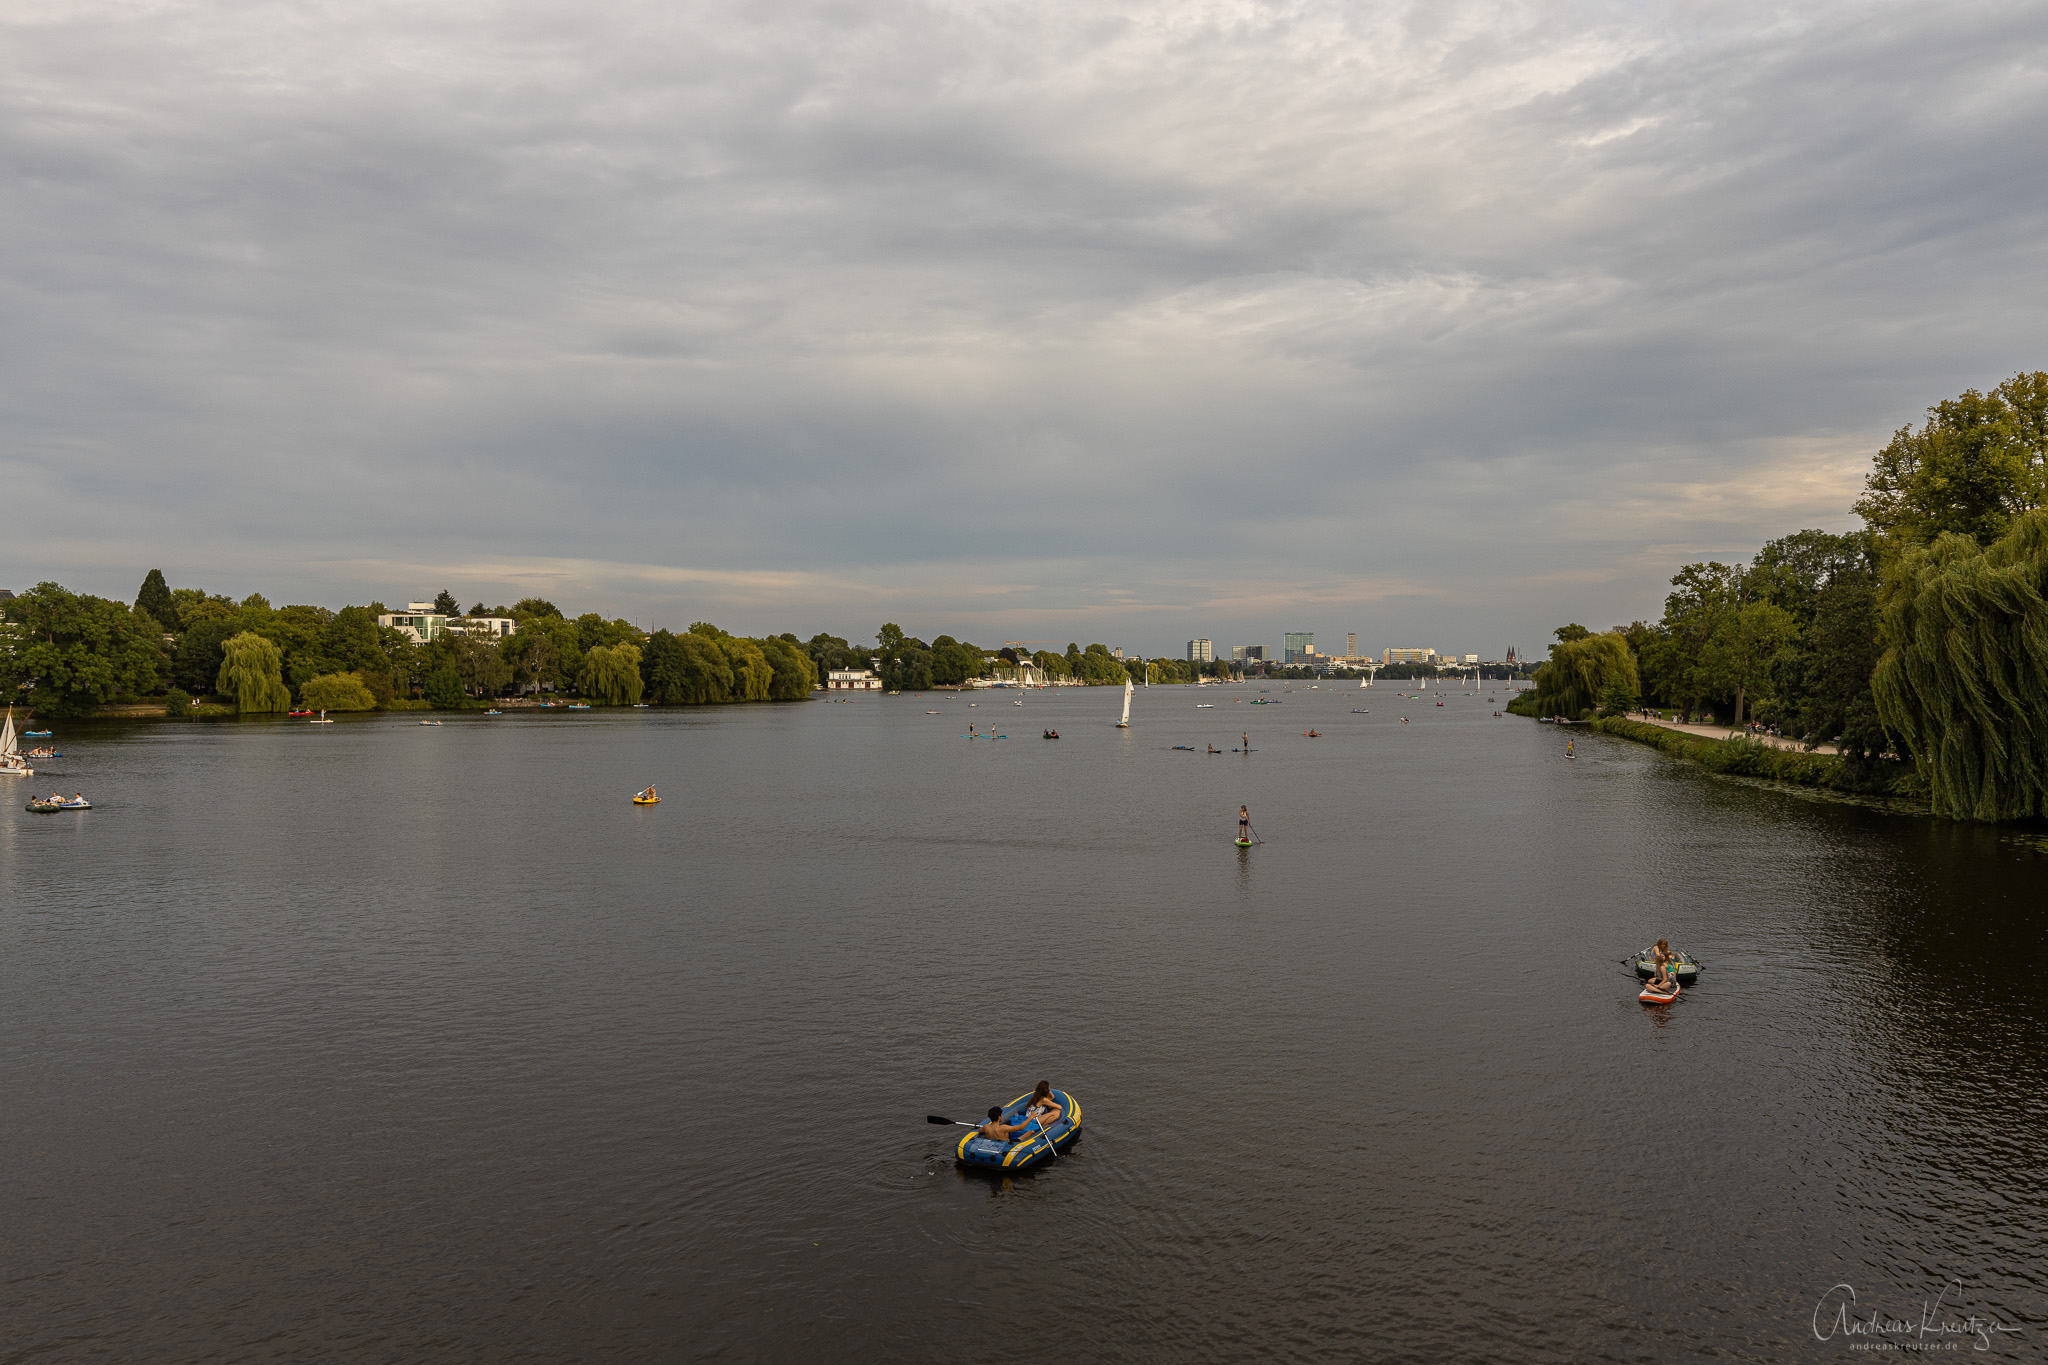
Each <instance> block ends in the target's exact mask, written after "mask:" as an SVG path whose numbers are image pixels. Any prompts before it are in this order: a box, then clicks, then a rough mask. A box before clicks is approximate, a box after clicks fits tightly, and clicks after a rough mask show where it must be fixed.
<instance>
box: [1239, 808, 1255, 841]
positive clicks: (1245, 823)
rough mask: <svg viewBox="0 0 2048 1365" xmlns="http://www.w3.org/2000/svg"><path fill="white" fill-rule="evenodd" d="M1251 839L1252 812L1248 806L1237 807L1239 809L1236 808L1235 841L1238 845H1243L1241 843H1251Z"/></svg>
mask: <svg viewBox="0 0 2048 1365" xmlns="http://www.w3.org/2000/svg"><path fill="white" fill-rule="evenodd" d="M1251 837H1252V811H1251V807H1249V806H1239V807H1238V808H1237V841H1238V842H1239V843H1241V844H1243V843H1249V842H1251Z"/></svg>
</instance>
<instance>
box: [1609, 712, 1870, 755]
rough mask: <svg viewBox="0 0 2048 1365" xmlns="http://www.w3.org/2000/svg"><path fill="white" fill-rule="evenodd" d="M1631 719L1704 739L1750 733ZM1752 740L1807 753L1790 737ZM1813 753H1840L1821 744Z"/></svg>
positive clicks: (1638, 717) (1636, 715) (1639, 715)
mask: <svg viewBox="0 0 2048 1365" xmlns="http://www.w3.org/2000/svg"><path fill="white" fill-rule="evenodd" d="M1629 719H1630V720H1639V721H1642V722H1643V724H1645V725H1660V726H1662V727H1663V728H1665V729H1666V730H1677V731H1679V732H1681V733H1683V734H1688V735H1698V736H1700V737H1701V738H1702V739H1727V738H1728V737H1729V736H1730V735H1741V734H1747V733H1748V732H1747V731H1745V730H1739V729H1736V728H1735V727H1733V726H1729V725H1681V724H1680V723H1679V722H1677V721H1675V720H1649V719H1645V718H1644V716H1643V714H1642V713H1641V712H1640V711H1638V712H1636V713H1634V714H1633V715H1631V716H1629ZM1752 738H1755V739H1758V740H1761V741H1762V742H1764V743H1765V744H1768V745H1770V746H1771V747H1772V748H1773V749H1793V750H1797V751H1799V752H1801V753H1804V752H1806V751H1807V750H1806V746H1805V745H1803V744H1801V743H1800V742H1799V741H1798V740H1796V739H1792V738H1789V737H1780V736H1774V735H1755V736H1752ZM1812 752H1814V753H1817V754H1832V753H1839V752H1840V751H1839V750H1838V749H1836V748H1835V746H1834V745H1832V744H1821V745H1817V746H1815V748H1814V749H1813V750H1812Z"/></svg>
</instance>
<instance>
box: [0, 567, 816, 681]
mask: <svg viewBox="0 0 2048 1365" xmlns="http://www.w3.org/2000/svg"><path fill="white" fill-rule="evenodd" d="M435 610H436V612H437V613H439V614H441V615H444V616H449V617H458V618H459V617H463V616H465V613H464V612H463V611H462V609H461V607H460V606H459V605H458V604H457V602H456V600H455V598H454V597H453V596H452V595H451V594H449V593H447V592H445V591H444V592H442V593H441V594H440V596H439V597H438V598H437V599H436V601H435ZM386 614H388V609H387V608H386V607H385V606H384V604H383V603H381V602H372V603H370V604H368V605H367V606H346V607H342V608H341V609H340V610H338V611H336V610H330V609H328V608H326V607H318V606H303V605H299V606H285V607H272V606H271V604H270V602H269V600H268V599H267V598H265V597H264V596H263V595H262V594H261V593H252V594H250V595H249V596H248V597H245V598H243V599H242V600H241V601H239V602H238V601H235V600H234V599H232V598H230V597H226V596H222V595H219V594H214V593H208V592H205V591H203V590H201V589H198V588H172V587H171V586H169V584H168V583H166V582H165V580H164V576H163V574H162V573H161V572H160V571H159V570H155V569H152V570H150V572H149V575H148V576H147V577H146V578H145V579H144V580H143V583H142V587H141V589H140V591H138V592H137V594H136V598H135V602H134V603H133V604H132V605H124V604H122V603H120V602H115V601H112V600H110V599H107V598H104V597H96V596H93V595H91V594H88V593H74V592H71V591H70V590H68V589H66V588H64V587H63V586H62V585H61V584H57V583H39V584H37V585H36V586H35V587H34V588H32V589H30V590H28V591H27V592H24V593H21V594H19V595H17V596H15V597H14V598H12V599H11V600H8V601H6V602H5V603H0V692H4V694H5V695H6V696H7V697H8V698H10V699H12V700H15V701H17V702H22V703H26V704H28V705H30V706H32V707H34V708H35V709H36V710H37V711H38V712H39V713H42V714H47V715H53V716H78V715H89V714H91V713H92V711H93V710H94V709H96V708H97V707H99V706H103V705H106V704H108V703H111V702H121V701H141V700H147V699H152V698H161V699H162V700H163V701H164V702H165V704H166V707H167V709H170V710H172V711H175V712H177V713H180V714H185V713H187V712H188V711H190V710H191V709H193V708H191V706H190V703H192V702H194V701H202V702H207V700H208V699H215V700H213V701H210V702H208V704H207V705H206V706H205V707H202V708H198V709H202V710H215V711H217V710H221V709H230V710H234V711H240V712H258V713H261V712H277V711H284V710H289V709H291V708H293V707H295V706H302V707H305V708H306V709H309V710H328V711H366V710H371V709H378V708H382V709H397V708H405V707H410V706H432V707H461V706H465V705H474V704H480V703H482V702H484V701H486V700H487V699H490V698H495V697H500V696H504V695H507V694H510V693H514V692H535V691H547V692H553V693H557V694H560V695H563V696H580V697H583V698H585V699H587V700H589V701H592V702H595V703H600V704H605V705H614V706H623V705H630V704H633V703H636V702H640V701H642V700H645V701H647V702H648V703H650V704H676V705H704V704H713V703H719V702H739V701H796V700H801V699H803V698H805V697H807V696H809V695H810V693H811V690H812V689H813V687H815V686H816V683H817V671H816V667H815V665H814V663H813V661H812V658H811V655H810V653H809V652H808V651H807V650H806V648H805V647H804V646H803V644H802V643H801V642H799V641H798V640H797V638H796V637H795V636H794V635H787V634H785V635H781V636H776V637H772V638H767V639H749V638H744V637H739V636H734V635H732V634H730V633H728V632H726V631H723V630H720V629H719V628H718V627H716V626H713V625H710V624H708V623H706V622H701V621H700V622H697V623H695V624H693V625H692V626H691V627H690V628H689V630H687V631H684V632H681V633H677V632H672V631H667V630H658V631H655V632H653V633H652V634H651V635H650V634H648V633H646V632H643V631H641V630H640V629H638V628H637V627H636V626H634V625H633V623H632V622H630V621H625V620H618V619H614V620H609V621H608V620H606V619H604V617H602V616H600V615H598V614H597V613H595V612H587V613H585V614H583V615H581V616H578V617H575V618H574V619H571V618H569V617H567V616H565V615H563V613H562V612H561V611H560V610H559V609H558V608H557V607H556V606H555V605H554V604H553V603H552V602H549V601H547V600H546V599H544V598H538V597H528V598H523V599H521V600H520V601H519V602H517V603H515V604H513V605H512V606H510V607H506V606H497V607H491V608H486V607H485V606H484V605H483V603H481V602H479V603H477V604H476V605H475V606H474V607H472V608H471V609H470V611H469V612H468V613H466V615H467V617H469V618H476V617H484V616H495V617H504V618H509V619H511V620H512V621H514V622H515V623H516V624H515V629H514V631H513V633H512V634H511V635H509V636H507V637H505V638H504V639H502V640H499V639H494V638H491V637H489V636H486V635H483V634H481V633H478V634H465V633H459V632H457V631H449V632H446V633H444V634H442V635H439V636H437V637H436V638H434V639H432V640H429V641H426V642H424V643H422V642H419V641H416V640H414V639H413V637H412V636H411V635H410V634H409V633H408V632H406V631H402V630H398V629H395V628H393V627H389V626H380V625H378V623H377V618H378V617H379V616H382V615H386Z"/></svg>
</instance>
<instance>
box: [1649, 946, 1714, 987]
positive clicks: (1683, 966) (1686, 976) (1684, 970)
mask: <svg viewBox="0 0 2048 1365" xmlns="http://www.w3.org/2000/svg"><path fill="white" fill-rule="evenodd" d="M1676 957H1677V959H1678V965H1677V966H1675V967H1673V968H1672V969H1671V975H1672V976H1673V977H1674V978H1676V980H1677V981H1678V984H1679V985H1681V986H1690V985H1692V984H1693V983H1694V982H1696V981H1698V980H1699V979H1700V964H1699V963H1697V962H1694V961H1693V960H1692V959H1691V958H1689V957H1687V956H1686V955H1685V954H1684V953H1678V954H1676ZM1635 964H1636V975H1637V976H1639V977H1641V978H1642V979H1643V980H1645V981H1648V980H1649V979H1650V978H1651V977H1653V976H1655V975H1656V974H1657V955H1656V950H1655V949H1653V948H1645V949H1643V950H1642V951H1641V952H1640V953H1637V954H1636V957H1635Z"/></svg>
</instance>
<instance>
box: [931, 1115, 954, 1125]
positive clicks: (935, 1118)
mask: <svg viewBox="0 0 2048 1365" xmlns="http://www.w3.org/2000/svg"><path fill="white" fill-rule="evenodd" d="M924 1121H925V1122H926V1123H943V1124H945V1125H946V1126H947V1127H952V1126H953V1120H951V1119H942V1118H940V1117H939V1116H938V1115H937V1114H926V1115H925V1116H924Z"/></svg>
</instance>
